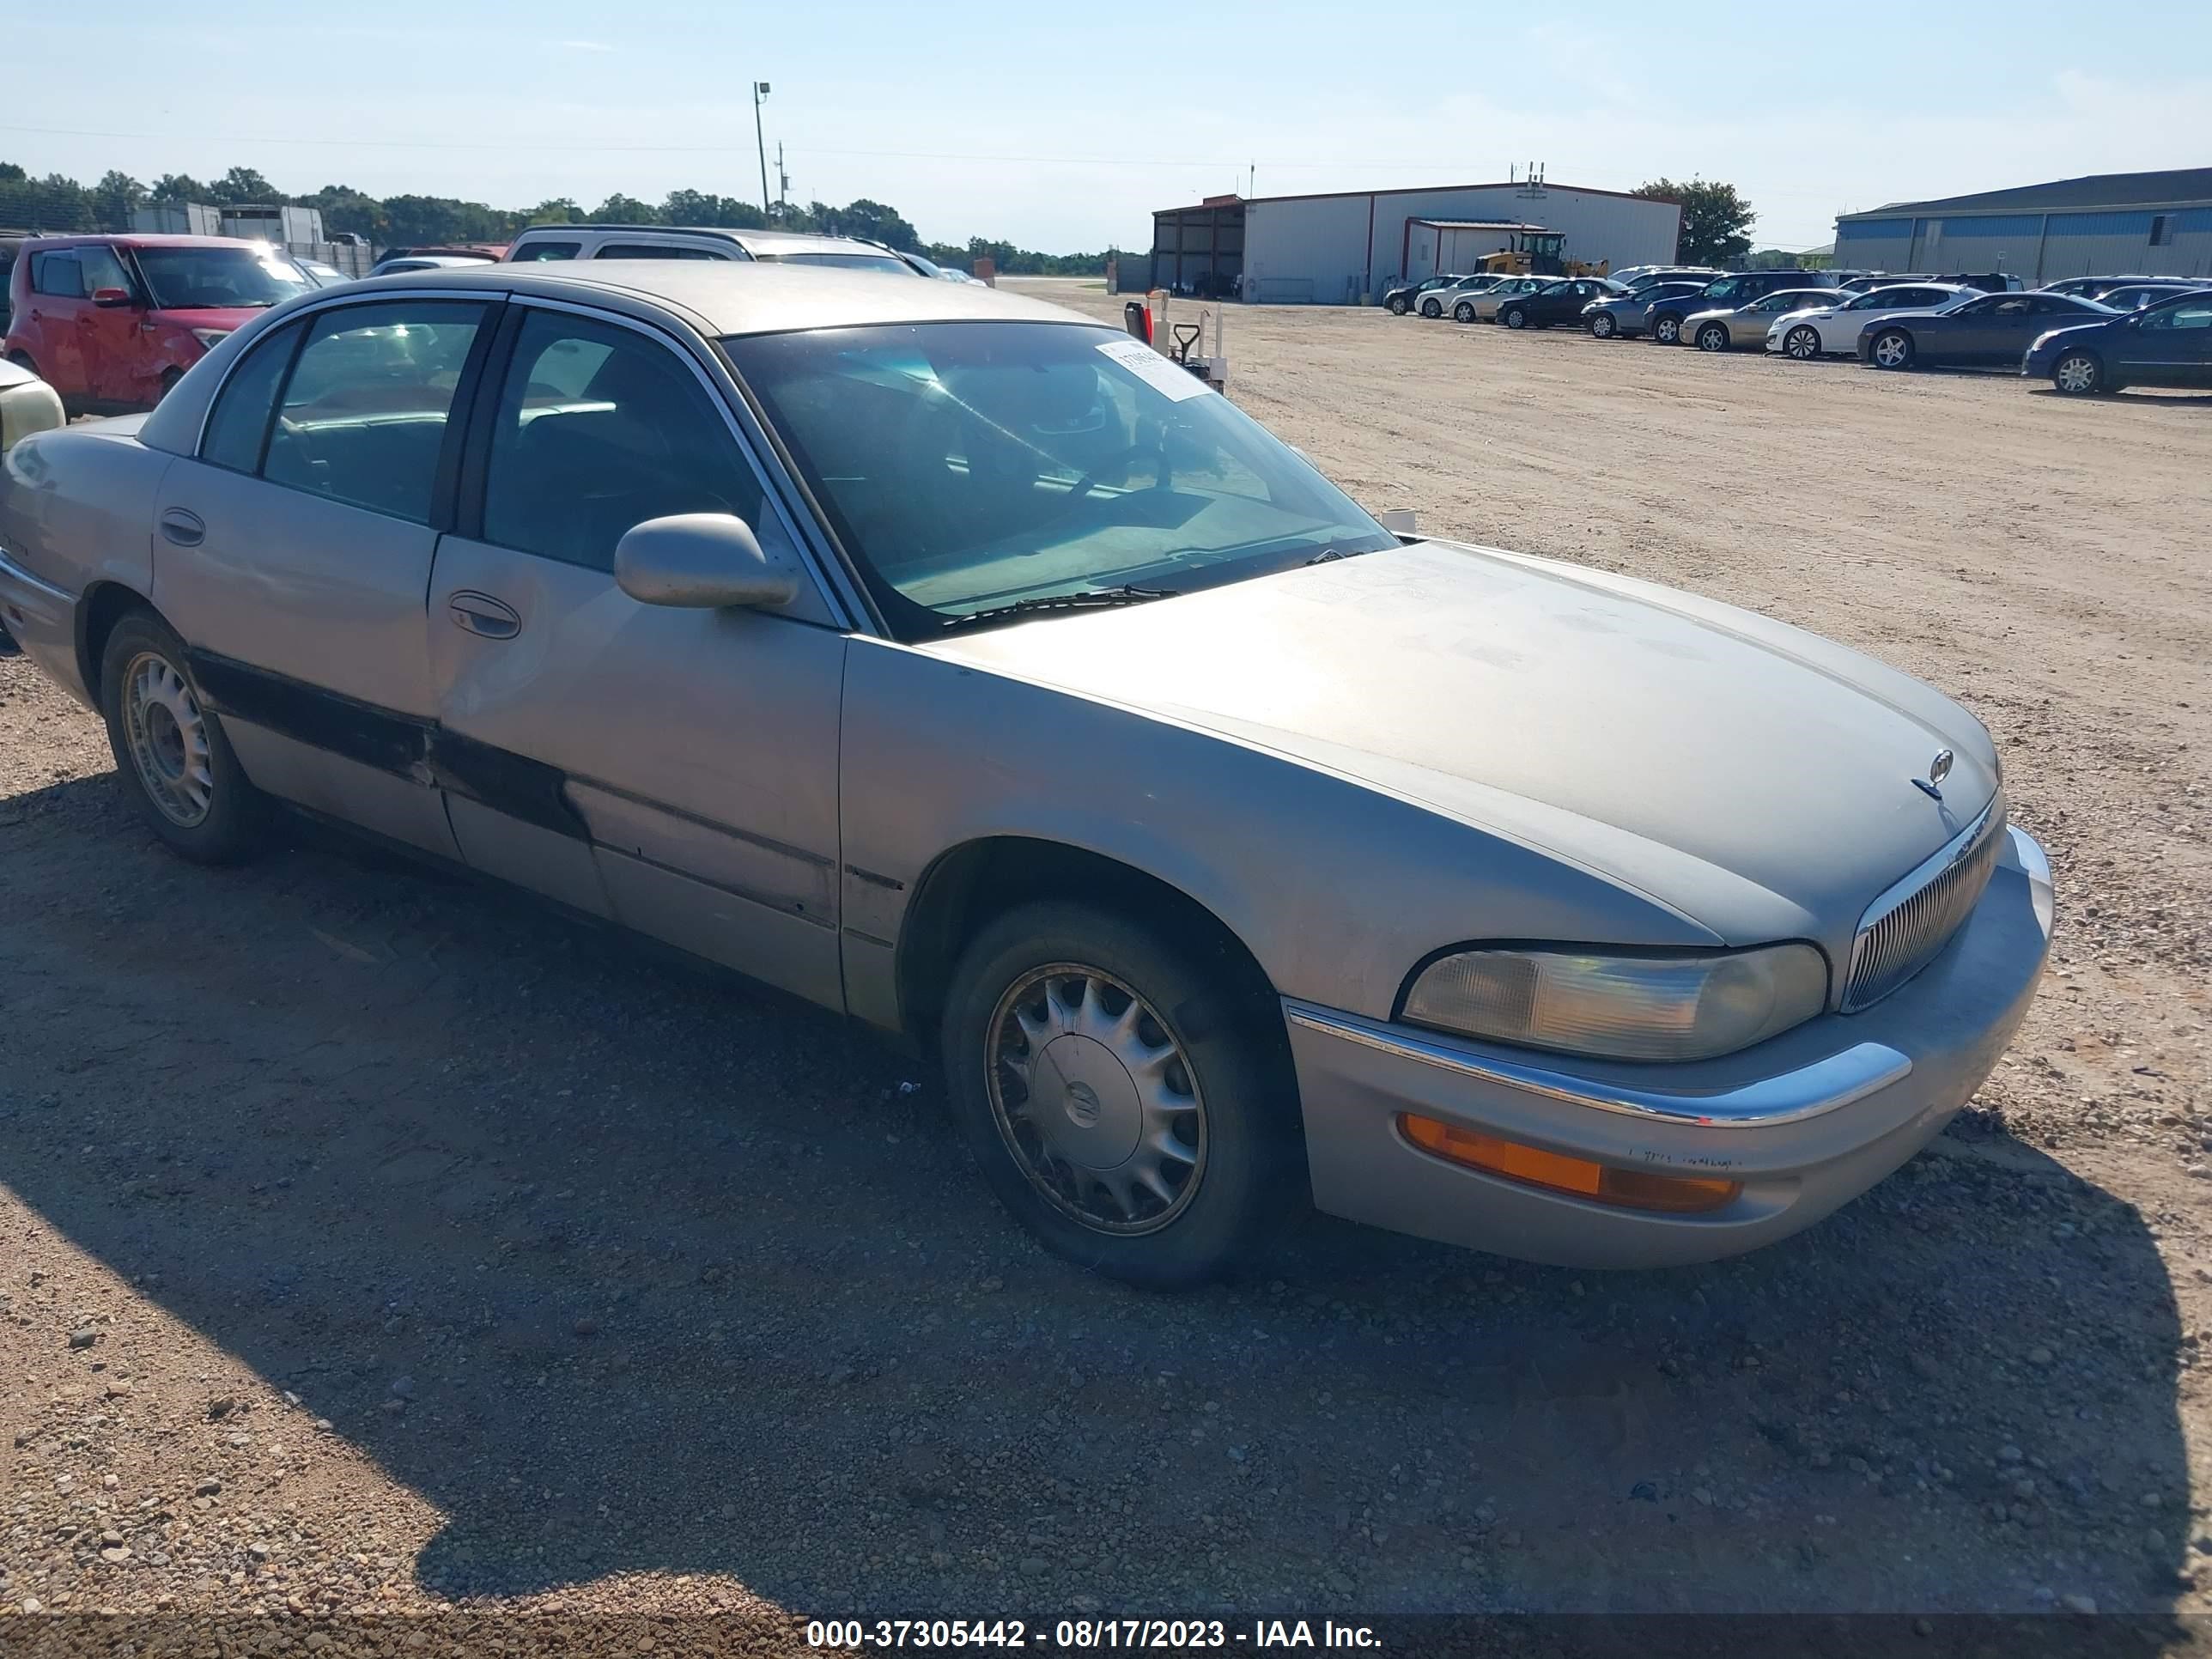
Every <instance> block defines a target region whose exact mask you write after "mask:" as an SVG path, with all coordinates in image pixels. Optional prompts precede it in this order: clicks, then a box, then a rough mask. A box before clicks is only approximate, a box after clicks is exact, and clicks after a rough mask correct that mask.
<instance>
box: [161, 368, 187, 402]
mask: <svg viewBox="0 0 2212 1659" xmlns="http://www.w3.org/2000/svg"><path fill="white" fill-rule="evenodd" d="M184 378H185V371H184V370H183V369H181V368H165V369H163V370H162V371H161V390H159V391H158V392H155V394H154V401H155V403H156V404H159V403H160V402H161V400H162V399H163V398H167V396H168V395H169V394H170V393H171V392H174V391H175V390H176V389H177V382H178V381H179V380H183V379H184Z"/></svg>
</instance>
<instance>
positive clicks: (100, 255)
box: [76, 247, 132, 295]
mask: <svg viewBox="0 0 2212 1659" xmlns="http://www.w3.org/2000/svg"><path fill="white" fill-rule="evenodd" d="M76 258H77V270H78V272H79V276H78V281H80V282H82V283H83V284H84V291H85V293H86V294H87V295H94V294H97V293H99V292H100V289H104V288H120V289H130V288H131V287H132V283H131V273H130V272H129V271H127V270H124V269H123V261H122V260H120V259H118V258H116V257H115V250H114V249H113V248H112V247H83V248H79V249H78V250H77V253H76Z"/></svg>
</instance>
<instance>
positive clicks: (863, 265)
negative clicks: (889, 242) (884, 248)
mask: <svg viewBox="0 0 2212 1659" xmlns="http://www.w3.org/2000/svg"><path fill="white" fill-rule="evenodd" d="M753 258H756V259H766V260H770V261H772V262H774V263H775V264H785V265H836V267H837V268H838V269H839V270H887V271H889V272H890V273H891V274H892V275H893V276H913V275H914V268H913V267H912V266H910V265H908V264H905V263H904V262H903V261H902V260H898V259H894V258H891V256H890V254H888V253H756V254H755V255H753Z"/></svg>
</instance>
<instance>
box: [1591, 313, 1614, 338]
mask: <svg viewBox="0 0 2212 1659" xmlns="http://www.w3.org/2000/svg"><path fill="white" fill-rule="evenodd" d="M1590 328H1591V330H1592V331H1593V332H1595V334H1596V335H1597V336H1598V337H1600V338H1601V339H1602V338H1603V337H1605V336H1607V335H1608V334H1610V333H1612V332H1613V319H1612V318H1610V317H1605V316H1601V317H1600V318H1599V319H1597V320H1596V321H1595V322H1594V323H1592V324H1591V325H1590Z"/></svg>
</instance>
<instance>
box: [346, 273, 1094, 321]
mask: <svg viewBox="0 0 2212 1659" xmlns="http://www.w3.org/2000/svg"><path fill="white" fill-rule="evenodd" d="M380 285H386V286H390V287H392V288H394V289H398V288H407V289H415V290H421V289H436V290H438V291H441V292H453V293H461V294H470V293H478V292H487V293H509V292H511V293H515V294H526V295H538V296H541V297H544V298H550V299H557V298H562V297H564V296H565V297H568V298H571V299H583V298H585V297H586V296H587V295H591V294H593V293H598V294H604V295H610V296H623V295H628V296H634V297H640V298H644V299H648V300H657V301H662V302H663V303H665V304H667V305H671V306H673V307H678V308H679V309H681V310H683V311H684V312H687V313H690V315H691V317H692V318H693V319H696V321H697V322H698V323H699V325H701V326H702V327H703V328H704V329H705V330H706V331H707V332H708V333H711V334H716V335H730V334H778V333H785V332H788V331H793V330H796V329H807V328H852V327H865V326H868V325H874V324H880V323H934V322H987V321H1008V322H1038V323H1067V322H1078V323H1085V324H1090V325H1092V326H1094V327H1100V328H1103V327H1106V326H1108V325H1105V324H1103V323H1100V322H1098V321H1097V319H1095V318H1091V317H1086V316H1084V315H1083V314H1082V313H1080V312H1075V311H1070V310H1068V309H1066V307H1062V306H1055V305H1048V304H1046V303H1045V302H1044V301H1041V300H1031V299H1026V298H1024V297H1022V296H1021V295H1012V294H1001V293H1000V292H999V291H998V290H997V289H994V288H987V287H984V286H982V285H981V284H978V283H933V282H930V281H928V280H927V278H924V277H919V276H912V275H899V276H894V275H892V274H891V273H890V272H889V271H883V272H877V271H866V270H838V269H836V268H835V267H828V266H821V265H786V264H774V263H769V262H758V263H751V262H741V261H738V260H734V259H724V260H708V259H610V260H607V261H605V263H601V262H599V261H597V260H581V261H576V262H569V261H565V260H563V261H555V262H538V261H529V262H525V263H521V264H495V265H481V264H470V265H450V266H441V267H439V268H437V269H435V270H416V271H404V272H399V273H396V274H394V275H392V276H379V277H374V278H372V279H371V280H370V281H369V282H368V283H366V284H364V285H362V286H365V287H368V288H374V287H377V286H380Z"/></svg>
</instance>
